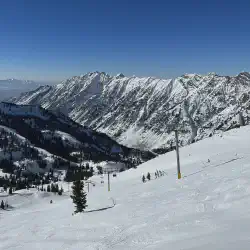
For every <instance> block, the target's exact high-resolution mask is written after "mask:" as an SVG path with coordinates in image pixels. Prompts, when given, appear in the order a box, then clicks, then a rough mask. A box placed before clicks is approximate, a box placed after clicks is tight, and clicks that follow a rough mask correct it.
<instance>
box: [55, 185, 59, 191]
mask: <svg viewBox="0 0 250 250" xmlns="http://www.w3.org/2000/svg"><path fill="white" fill-rule="evenodd" d="M58 191H59V186H58V184H55V193H58Z"/></svg>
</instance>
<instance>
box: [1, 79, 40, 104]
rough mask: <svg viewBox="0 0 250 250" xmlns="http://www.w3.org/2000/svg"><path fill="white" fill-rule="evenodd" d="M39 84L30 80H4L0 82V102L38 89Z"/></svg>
mask: <svg viewBox="0 0 250 250" xmlns="http://www.w3.org/2000/svg"><path fill="white" fill-rule="evenodd" d="M39 86H40V84H39V83H37V82H34V81H30V80H18V79H6V80H0V100H4V99H7V98H10V97H12V96H18V95H20V94H21V93H23V92H26V91H30V90H32V89H35V88H38V87H39Z"/></svg>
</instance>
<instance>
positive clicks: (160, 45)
mask: <svg viewBox="0 0 250 250" xmlns="http://www.w3.org/2000/svg"><path fill="white" fill-rule="evenodd" d="M249 10H250V1H241V0H238V1H228V0H227V1H223V0H217V1H213V0H210V1H205V0H199V1H192V0H185V1H180V0H179V1H178V0H175V1H167V0H165V1H164V0H163V1H158V0H154V1H151V0H148V1H138V0H134V1H131V0H128V1H120V0H116V1H111V0H105V1H104V0H100V1H99V0H91V1H89V0H81V1H78V0H71V1H70V0H67V1H66V0H60V1H55V0H49V1H48V0H43V1H41V0H36V1H34V0H6V1H1V8H0V79H4V78H10V77H11V78H21V79H33V80H38V81H60V80H63V79H65V78H68V77H71V76H73V75H80V74H82V73H85V72H89V71H96V70H98V71H105V72H108V73H110V74H117V73H119V72H122V73H124V74H125V75H138V76H157V77H164V78H172V77H176V76H179V75H182V74H184V73H201V74H205V73H207V72H217V73H219V74H228V75H235V74H237V73H239V72H241V71H250V29H249V27H250V15H249Z"/></svg>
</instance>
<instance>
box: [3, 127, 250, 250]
mask: <svg viewBox="0 0 250 250" xmlns="http://www.w3.org/2000/svg"><path fill="white" fill-rule="evenodd" d="M249 135H250V126H245V127H242V128H238V129H233V130H230V131H228V132H225V133H223V135H222V136H220V135H216V136H213V137H211V138H207V139H204V140H202V141H199V142H197V143H195V144H192V145H189V146H187V147H183V148H181V149H180V156H181V171H182V175H183V178H182V179H181V180H178V179H177V175H176V157H175V152H170V153H167V154H165V155H161V156H159V157H157V158H155V159H153V160H151V161H148V162H146V163H144V164H143V165H141V166H139V167H138V168H137V169H131V170H128V171H126V172H123V173H120V174H118V175H117V177H116V178H113V177H112V178H111V191H110V192H107V176H105V178H104V184H101V183H100V178H99V177H93V178H92V181H93V182H95V183H96V185H95V186H92V185H90V192H89V193H88V196H87V197H88V205H89V206H88V209H87V211H89V212H88V213H83V214H77V215H75V216H72V215H71V213H72V212H73V205H72V202H71V199H70V198H69V196H68V195H69V194H68V193H67V192H66V193H65V194H64V195H63V196H58V195H53V194H48V193H46V192H42V193H38V192H36V191H34V190H31V191H25V192H24V191H19V194H16V195H13V196H11V197H6V195H3V197H2V199H3V200H6V199H8V203H9V204H10V205H12V206H13V209H10V211H2V210H0V217H1V225H4V226H2V227H0V239H1V244H0V249H13V250H14V249H31V248H32V249H41V250H42V249H44V250H45V249H46V250H47V249H54V250H57V249H58V250H59V249H60V250H66V249H67V250H75V249H88V250H92V249H93V250H94V249H100V250H110V249H113V250H127V249H133V250H139V249H140V250H141V249H154V250H160V249H161V250H165V249H171V250H180V249H182V250H190V249H192V250H200V249H202V250H211V249H220V250H234V249H241V250H248V249H249V245H250V238H249V230H250V223H249V221H250V209H249V207H250V153H249V148H250V137H249ZM208 159H209V161H208ZM156 169H158V170H165V172H166V173H167V175H165V176H163V177H160V178H158V179H154V177H153V174H154V172H155V171H156ZM148 171H149V172H151V173H152V180H151V181H149V182H146V183H142V182H141V177H142V174H143V173H144V174H146V173H147V172H148ZM64 188H65V190H66V191H67V184H66V185H65V186H64ZM0 195H1V194H0ZM51 199H52V200H53V204H50V203H49V201H50V200H51ZM112 199H113V200H114V201H115V206H114V207H113V204H114V203H113V200H112ZM0 200H1V197H0ZM107 207H110V208H109V209H106V210H100V209H101V208H107ZM93 210H94V211H93ZM96 210H97V211H96ZM98 210H100V211H98ZM91 211H92V212H91Z"/></svg>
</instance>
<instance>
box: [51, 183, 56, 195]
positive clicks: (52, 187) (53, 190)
mask: <svg viewBox="0 0 250 250" xmlns="http://www.w3.org/2000/svg"><path fill="white" fill-rule="evenodd" d="M50 192H53V193H54V192H55V186H54V184H53V183H51V185H50Z"/></svg>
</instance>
